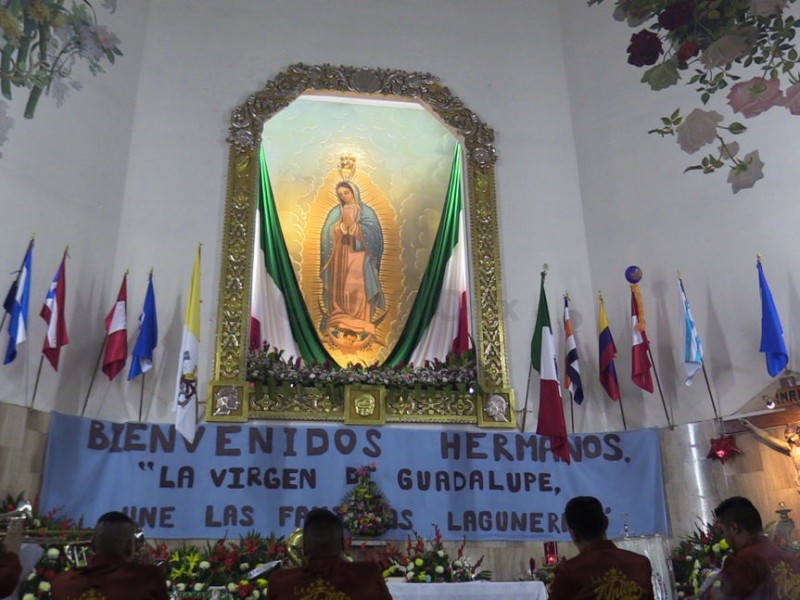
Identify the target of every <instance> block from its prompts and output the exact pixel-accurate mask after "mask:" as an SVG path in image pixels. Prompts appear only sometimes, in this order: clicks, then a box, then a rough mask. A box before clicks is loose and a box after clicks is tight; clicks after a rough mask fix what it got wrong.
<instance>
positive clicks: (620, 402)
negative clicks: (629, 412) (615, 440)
mask: <svg viewBox="0 0 800 600" xmlns="http://www.w3.org/2000/svg"><path fill="white" fill-rule="evenodd" d="M617 402H619V414H621V415H622V427H623V428H624V429H625V431H628V424H627V423H626V422H625V409H624V408H622V394H620V395H619V400H617Z"/></svg>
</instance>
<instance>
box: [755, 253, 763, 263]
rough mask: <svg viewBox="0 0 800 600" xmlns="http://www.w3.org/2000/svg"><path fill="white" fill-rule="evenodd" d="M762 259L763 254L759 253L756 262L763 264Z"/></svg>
mask: <svg viewBox="0 0 800 600" xmlns="http://www.w3.org/2000/svg"><path fill="white" fill-rule="evenodd" d="M761 257H762V254H761V252H757V253H756V260H757V261H758V262H761Z"/></svg>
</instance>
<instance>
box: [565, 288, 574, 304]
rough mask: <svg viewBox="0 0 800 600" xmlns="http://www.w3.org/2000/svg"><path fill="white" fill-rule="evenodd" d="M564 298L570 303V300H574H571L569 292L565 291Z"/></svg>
mask: <svg viewBox="0 0 800 600" xmlns="http://www.w3.org/2000/svg"><path fill="white" fill-rule="evenodd" d="M564 298H566V299H567V301H568V302H569V301H570V300H572V298H570V297H569V290H565V291H564Z"/></svg>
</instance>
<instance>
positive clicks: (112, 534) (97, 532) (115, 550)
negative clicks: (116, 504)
mask: <svg viewBox="0 0 800 600" xmlns="http://www.w3.org/2000/svg"><path fill="white" fill-rule="evenodd" d="M135 533H136V525H135V523H134V522H133V520H132V519H131V518H130V517H129V516H128V515H126V514H125V513H121V512H119V511H116V510H115V511H111V512H107V513H106V514H104V515H103V516H101V517H100V518H99V519H97V525H95V528H94V549H95V551H96V552H97V553H98V554H118V555H119V556H126V555H127V554H128V553H129V552H131V550H132V545H131V546H129V545H128V544H129V542H130V543H131V544H132V542H133V536H134V534H135Z"/></svg>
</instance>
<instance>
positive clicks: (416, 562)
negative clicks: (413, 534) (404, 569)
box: [414, 558, 425, 567]
mask: <svg viewBox="0 0 800 600" xmlns="http://www.w3.org/2000/svg"><path fill="white" fill-rule="evenodd" d="M414 564H415V565H417V566H418V567H421V566H422V565H423V564H425V561H423V560H422V559H421V558H418V559H417V560H415V561H414Z"/></svg>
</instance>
